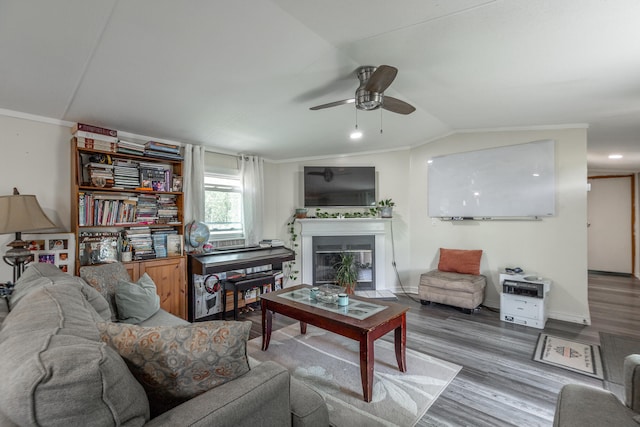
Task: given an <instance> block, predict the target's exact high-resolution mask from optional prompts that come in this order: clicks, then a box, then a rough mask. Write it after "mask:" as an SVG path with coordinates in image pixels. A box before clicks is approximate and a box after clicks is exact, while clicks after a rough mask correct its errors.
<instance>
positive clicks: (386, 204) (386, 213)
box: [378, 199, 396, 218]
mask: <svg viewBox="0 0 640 427" xmlns="http://www.w3.org/2000/svg"><path fill="white" fill-rule="evenodd" d="M395 205H396V204H395V202H394V201H393V200H391V199H384V200H380V201H379V202H378V210H379V211H380V216H381V217H382V218H391V217H392V216H393V207H394V206H395Z"/></svg>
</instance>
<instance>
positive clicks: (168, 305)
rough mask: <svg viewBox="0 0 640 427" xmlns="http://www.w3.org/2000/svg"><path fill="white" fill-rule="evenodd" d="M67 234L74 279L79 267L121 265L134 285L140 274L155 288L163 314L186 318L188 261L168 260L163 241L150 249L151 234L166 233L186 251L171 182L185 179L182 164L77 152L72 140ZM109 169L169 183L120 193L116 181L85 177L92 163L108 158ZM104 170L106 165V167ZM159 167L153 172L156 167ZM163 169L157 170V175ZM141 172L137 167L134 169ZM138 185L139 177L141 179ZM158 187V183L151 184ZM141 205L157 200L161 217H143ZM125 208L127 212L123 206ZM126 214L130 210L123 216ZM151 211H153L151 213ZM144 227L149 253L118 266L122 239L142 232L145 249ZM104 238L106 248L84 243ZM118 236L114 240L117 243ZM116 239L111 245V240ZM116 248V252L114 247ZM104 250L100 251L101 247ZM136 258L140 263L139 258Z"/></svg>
mask: <svg viewBox="0 0 640 427" xmlns="http://www.w3.org/2000/svg"><path fill="white" fill-rule="evenodd" d="M70 152H71V163H70V164H71V231H72V233H73V234H74V235H75V246H76V247H75V249H76V250H75V263H74V264H75V274H76V275H77V274H79V269H80V267H81V266H83V265H94V264H99V263H102V262H114V261H121V262H123V263H124V264H125V266H126V268H127V271H128V272H129V274H130V275H131V279H132V280H133V281H136V280H138V278H140V277H141V276H142V275H143V274H144V273H147V274H149V276H150V277H151V278H152V279H153V281H154V282H155V284H156V286H157V289H158V295H160V305H161V307H162V308H163V309H165V310H166V311H168V312H170V313H172V314H174V315H176V316H179V317H182V318H185V319H186V317H187V289H186V287H187V277H186V256H185V255H184V252H183V249H181V251H180V252H178V253H179V255H169V253H170V252H173V253H175V250H173V251H170V250H168V248H167V247H166V244H165V248H164V250H163V249H162V244H161V243H160V242H161V241H162V238H161V237H156V239H158V242H157V243H158V244H157V246H156V245H154V243H156V242H154V238H153V234H154V232H155V233H158V232H162V231H164V232H165V233H173V234H177V235H180V236H181V240H182V242H183V243H182V245H181V246H182V247H184V236H183V230H184V217H183V213H184V194H183V192H182V191H173V187H172V182H171V180H172V177H182V176H183V162H182V161H181V160H175V159H165V158H156V157H150V156H142V155H134V154H125V153H118V152H110V151H102V150H97V149H94V148H85V147H79V146H78V144H77V142H76V139H75V138H72V139H71V150H70ZM107 156H108V159H109V160H110V161H111V162H112V163H113V162H114V161H121V162H125V163H129V165H130V170H129V171H130V173H131V174H133V172H132V171H133V166H134V165H140V163H141V162H142V164H143V165H149V167H150V168H153V167H157V168H159V169H158V170H162V171H163V173H164V174H165V177H167V179H168V180H169V182H168V183H165V185H164V187H162V188H155V189H153V190H147V189H144V190H143V189H141V187H142V182H141V183H140V184H141V185H140V186H139V187H135V188H133V187H131V186H132V185H133V184H131V183H129V184H127V185H126V186H125V187H122V186H121V185H120V183H119V182H118V181H117V180H108V179H107V180H106V182H105V180H104V179H102V178H100V179H92V178H91V176H90V175H89V174H88V171H87V169H88V168H87V166H86V165H88V164H89V163H94V162H93V161H92V160H95V159H96V158H101V159H103V160H104V159H105V158H107ZM107 164H108V162H107ZM156 165H157V166H156ZM160 168H161V169H160ZM138 169H140V166H138ZM140 180H142V177H140ZM156 183H159V184H161V182H160V181H159V180H158V181H157V182H154V184H153V185H154V186H155V185H156ZM87 200H90V202H91V205H87V204H86V203H85V204H84V206H83V205H82V203H81V202H86V201H87ZM140 200H145V202H146V203H147V204H148V205H147V206H150V203H151V201H152V200H155V203H156V207H155V209H156V210H157V209H158V201H159V200H162V202H161V207H162V211H163V215H162V216H160V215H159V214H158V213H157V212H156V213H155V215H154V214H153V213H152V214H150V216H148V217H143V216H142V214H141V211H142V208H141V207H140V206H139V205H138V203H139V201H140ZM125 205H128V206H125ZM127 209H129V210H127ZM131 209H133V211H134V212H133V213H132V214H130V215H129V216H128V217H127V212H130V210H131ZM151 211H153V208H151ZM145 227H148V230H149V237H150V240H151V247H152V251H153V255H152V254H151V252H145V250H143V249H141V250H140V251H136V250H135V249H134V251H133V256H132V260H131V261H122V257H121V247H122V240H123V236H125V235H128V234H130V233H132V232H134V231H140V230H141V231H142V234H143V238H142V239H143V240H142V241H144V242H145V243H144V245H141V246H140V247H141V248H142V247H143V246H146V243H147V242H146V240H145V239H146V237H147V236H146V229H145ZM99 234H104V235H105V236H107V237H106V238H105V241H104V242H86V241H87V240H89V239H88V237H87V235H91V236H97V235H99ZM115 236H117V237H115ZM114 238H115V240H114ZM114 244H115V247H113V245H114ZM101 245H104V246H101ZM138 256H140V257H142V258H138Z"/></svg>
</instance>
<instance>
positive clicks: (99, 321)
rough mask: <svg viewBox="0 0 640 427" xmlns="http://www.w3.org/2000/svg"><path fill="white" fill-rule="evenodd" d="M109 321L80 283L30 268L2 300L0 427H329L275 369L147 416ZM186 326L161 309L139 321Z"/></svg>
mask: <svg viewBox="0 0 640 427" xmlns="http://www.w3.org/2000/svg"><path fill="white" fill-rule="evenodd" d="M110 320H111V311H110V308H109V304H108V303H107V301H106V300H105V298H104V297H103V296H102V295H101V294H100V293H99V292H97V291H96V290H95V289H94V288H92V287H91V286H89V285H88V284H87V283H86V282H85V281H84V280H83V279H81V278H79V277H74V276H70V275H68V274H66V273H62V272H61V271H60V270H58V269H57V268H55V267H54V266H51V265H48V264H34V265H31V266H30V267H29V268H28V269H27V270H26V272H25V273H24V274H23V276H22V277H21V278H20V280H18V282H17V283H16V287H15V289H14V292H13V294H12V295H11V296H10V297H9V299H5V298H2V299H0V322H2V323H1V324H0V360H2V366H1V367H0V426H27V425H41V426H45V425H52V426H88V425H91V426H142V425H145V426H161V425H167V426H207V425H216V426H255V425H262V426H289V425H299V426H320V425H329V420H328V414H327V407H326V404H325V403H324V401H323V400H322V398H321V397H320V396H319V395H318V394H317V393H315V392H314V391H313V390H311V389H309V388H308V387H306V386H305V385H303V384H301V383H299V382H296V381H294V380H292V379H291V378H290V375H289V373H288V371H287V370H286V369H285V368H283V367H282V366H280V365H277V364H276V363H273V362H265V363H262V364H259V365H257V366H254V367H253V368H252V369H250V370H249V371H248V372H246V373H244V374H242V375H240V376H239V377H237V378H235V379H231V380H230V381H228V382H225V383H224V384H222V385H218V386H217V387H215V388H213V389H211V390H209V391H205V392H203V393H201V394H199V395H197V396H195V397H193V398H189V400H187V401H185V402H183V403H180V404H178V405H177V406H175V407H173V408H172V409H169V410H167V411H166V412H163V413H161V414H159V415H158V416H156V417H154V418H150V410H149V407H150V402H149V398H148V393H147V392H145V388H143V386H142V385H141V383H140V382H139V381H138V380H137V379H136V377H134V375H133V374H132V373H131V371H130V369H129V366H128V365H127V363H125V361H124V359H123V358H122V357H121V356H120V354H119V353H118V351H116V349H114V348H112V347H110V346H109V345H107V344H106V343H105V342H104V341H103V339H104V338H101V334H100V330H99V328H98V326H97V325H107V326H108V325H113V324H112V323H109V322H110ZM185 324H187V325H188V323H187V322H185V321H183V320H182V319H178V318H176V317H174V316H172V315H170V314H169V313H167V312H164V311H162V310H160V311H159V312H157V313H156V314H154V315H153V316H152V317H151V318H149V319H148V320H146V321H144V322H143V323H142V325H143V326H156V325H162V326H167V325H177V326H178V325H185ZM172 327H173V326H172ZM247 334H248V332H247ZM151 403H153V402H151Z"/></svg>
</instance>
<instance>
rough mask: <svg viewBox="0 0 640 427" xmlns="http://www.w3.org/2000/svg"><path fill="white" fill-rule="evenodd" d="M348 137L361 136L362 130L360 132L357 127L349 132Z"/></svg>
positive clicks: (358, 137)
mask: <svg viewBox="0 0 640 427" xmlns="http://www.w3.org/2000/svg"><path fill="white" fill-rule="evenodd" d="M349 138H351V139H360V138H362V132H360V131H359V130H358V129H355V130H354V131H353V132H351V134H350V135H349Z"/></svg>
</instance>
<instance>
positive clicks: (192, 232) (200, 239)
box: [185, 221, 210, 249]
mask: <svg viewBox="0 0 640 427" xmlns="http://www.w3.org/2000/svg"><path fill="white" fill-rule="evenodd" d="M185 234H186V236H185V238H186V239H187V242H188V243H189V245H190V246H192V247H194V248H196V249H198V248H199V247H200V246H202V245H204V244H205V243H207V242H208V241H209V235H210V233H209V227H208V226H207V224H205V223H204V222H200V221H192V222H190V223H189V224H187V226H186V227H185Z"/></svg>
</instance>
